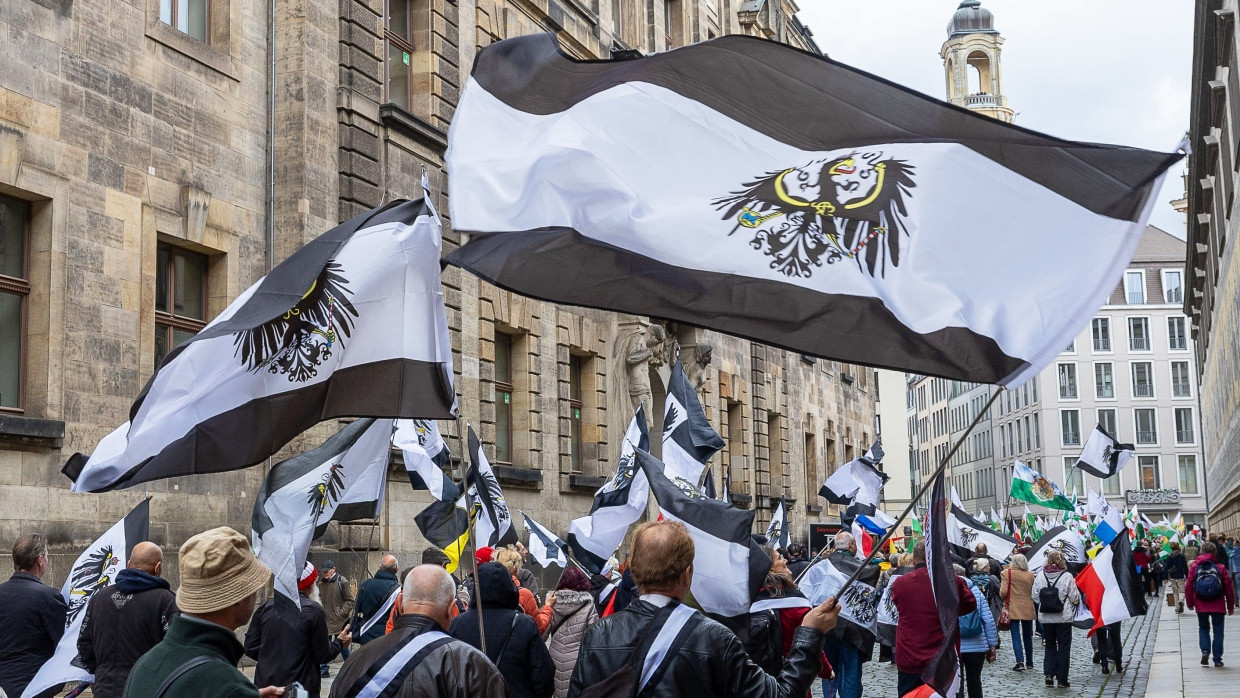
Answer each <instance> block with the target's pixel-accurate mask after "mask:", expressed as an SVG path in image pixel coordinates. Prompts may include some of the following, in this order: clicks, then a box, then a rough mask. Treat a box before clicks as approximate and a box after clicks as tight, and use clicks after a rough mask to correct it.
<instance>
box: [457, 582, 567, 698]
mask: <svg viewBox="0 0 1240 698" xmlns="http://www.w3.org/2000/svg"><path fill="white" fill-rule="evenodd" d="M476 579H477V594H478V598H479V599H480V600H481V602H480V603H476V604H474V607H473V608H471V609H469V610H468V611H466V612H464V613H462V614H461V615H459V616H457V617H456V619H455V620H453V621H452V625H451V626H449V628H448V634H449V635H451V636H452V637H454V638H456V639H458V640H461V641H463V642H465V643H467V644H469V645H471V646H473V647H475V648H477V649H483V646H482V634H481V633H480V632H479V629H478V614H479V613H480V612H481V613H482V621H483V625H484V626H485V628H486V649H485V654H486V656H487V659H490V660H491V663H492V664H494V665H495V666H496V667H498V668H499V673H500V674H502V675H503V677H504V683H505V684H506V685H507V686H508V695H509V697H510V698H549V697H550V696H551V694H552V693H553V692H554V691H555V663H554V662H553V661H552V660H551V653H550V652H548V651H547V645H546V644H544V643H543V641H542V636H541V634H540V633H539V632H538V626H537V625H536V624H535V623H534V619H533V618H531V617H530V616H529V615H527V614H526V613H525V612H524V611H523V610H522V609H521V605H520V600H519V597H518V595H517V585H516V584H515V583H514V582H513V574H512V572H510V571H509V569H508V568H506V567H505V566H504V565H503V564H501V563H499V562H488V563H486V564H485V565H481V566H479V567H478V575H477V577H476Z"/></svg>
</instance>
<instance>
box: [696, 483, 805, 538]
mask: <svg viewBox="0 0 1240 698" xmlns="http://www.w3.org/2000/svg"><path fill="white" fill-rule="evenodd" d="M706 496H708V497H710V495H709V494H708V495H706ZM710 498H711V499H714V497H710ZM766 539H767V540H768V541H770V542H771V545H773V546H775V548H776V549H779V550H787V549H788V502H787V500H785V499H784V498H783V497H780V498H779V505H778V506H776V507H775V513H774V514H772V515H771V523H770V524H769V525H768V526H767V527H766Z"/></svg>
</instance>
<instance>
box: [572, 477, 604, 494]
mask: <svg viewBox="0 0 1240 698" xmlns="http://www.w3.org/2000/svg"><path fill="white" fill-rule="evenodd" d="M606 483H607V478H605V477H590V476H588V475H582V474H580V473H569V475H568V488H569V489H570V490H578V491H582V492H597V491H598V488H600V487H602V486H603V485H604V484H606Z"/></svg>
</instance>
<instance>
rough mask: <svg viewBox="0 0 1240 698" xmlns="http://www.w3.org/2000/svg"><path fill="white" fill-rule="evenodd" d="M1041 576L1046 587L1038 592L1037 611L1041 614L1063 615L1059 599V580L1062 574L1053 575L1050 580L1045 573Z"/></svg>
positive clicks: (1061, 600) (1061, 602)
mask: <svg viewBox="0 0 1240 698" xmlns="http://www.w3.org/2000/svg"><path fill="white" fill-rule="evenodd" d="M1042 576H1043V577H1045V578H1046V586H1044V587H1042V590H1041V591H1039V592H1038V610H1039V611H1041V612H1042V613H1063V599H1061V598H1059V587H1058V586H1056V584H1058V583H1059V578H1060V577H1062V576H1063V572H1060V573H1059V574H1057V575H1055V578H1054V579H1051V578H1050V576H1049V575H1047V574H1046V573H1045V572H1043V573H1042Z"/></svg>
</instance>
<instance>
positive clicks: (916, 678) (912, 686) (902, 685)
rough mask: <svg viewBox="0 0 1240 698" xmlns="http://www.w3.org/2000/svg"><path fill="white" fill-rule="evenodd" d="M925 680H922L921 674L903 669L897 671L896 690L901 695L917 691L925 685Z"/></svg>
mask: <svg viewBox="0 0 1240 698" xmlns="http://www.w3.org/2000/svg"><path fill="white" fill-rule="evenodd" d="M925 683H926V682H925V681H922V680H921V674H908V673H905V672H903V671H897V672H896V692H897V693H899V694H900V695H901V696H904V695H907V694H909V693H912V692H913V691H916V690H917V689H918V688H921V687H922V686H924V685H925Z"/></svg>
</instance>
